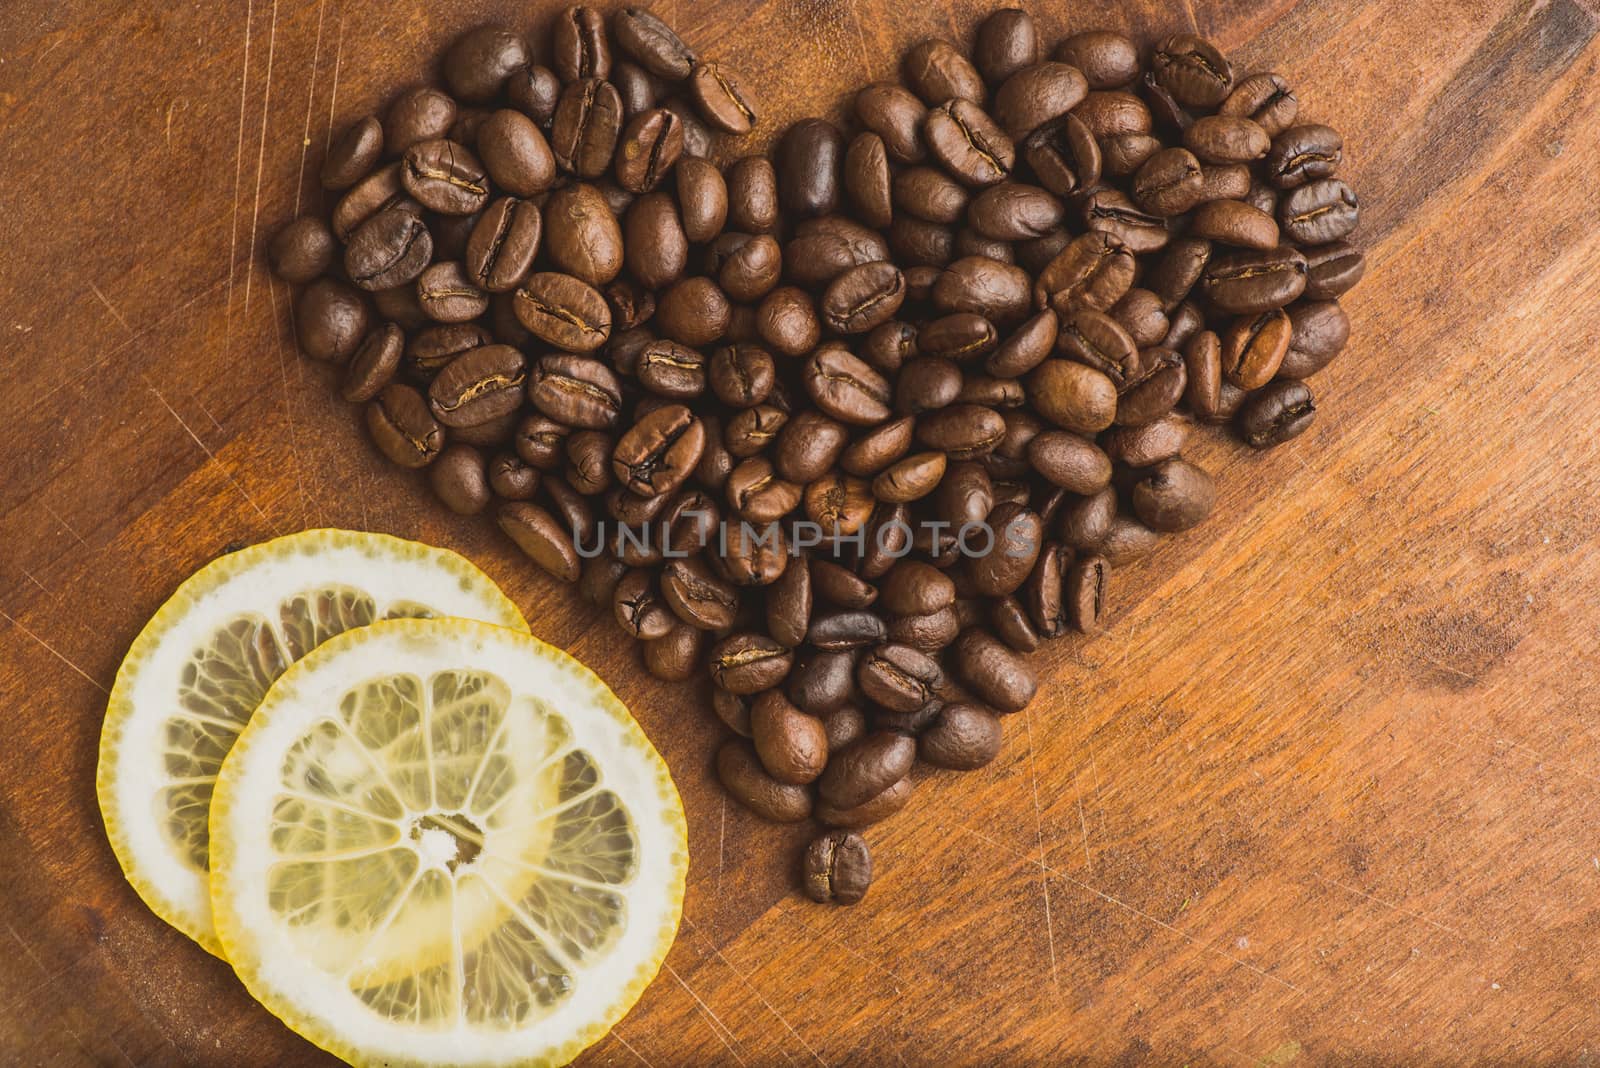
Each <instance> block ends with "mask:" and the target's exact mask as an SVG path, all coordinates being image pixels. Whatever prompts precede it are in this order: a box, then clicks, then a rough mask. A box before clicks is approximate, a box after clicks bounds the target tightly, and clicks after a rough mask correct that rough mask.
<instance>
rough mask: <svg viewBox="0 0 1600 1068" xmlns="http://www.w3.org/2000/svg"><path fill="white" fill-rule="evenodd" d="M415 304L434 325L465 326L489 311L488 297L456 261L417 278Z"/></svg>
mask: <svg viewBox="0 0 1600 1068" xmlns="http://www.w3.org/2000/svg"><path fill="white" fill-rule="evenodd" d="M417 303H418V304H420V305H421V306H422V310H423V312H424V313H425V314H426V315H427V316H428V318H430V319H432V320H434V321H435V322H440V323H464V322H467V321H468V320H470V319H476V318H478V317H479V316H480V315H482V314H483V313H484V312H486V311H488V310H489V294H488V293H486V292H484V291H483V290H481V289H479V288H478V287H477V285H476V284H474V283H473V281H472V279H471V278H470V277H469V276H468V274H467V270H466V268H465V267H464V266H463V265H462V264H461V263H460V262H459V261H457V260H447V261H444V262H441V263H435V264H434V265H433V266H431V267H429V268H428V269H427V270H425V271H423V272H422V274H421V276H420V277H418V279H417Z"/></svg>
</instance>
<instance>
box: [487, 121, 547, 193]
mask: <svg viewBox="0 0 1600 1068" xmlns="http://www.w3.org/2000/svg"><path fill="white" fill-rule="evenodd" d="M477 145H478V153H479V154H480V155H481V156H482V158H483V165H484V167H485V168H486V169H487V170H488V172H489V177H490V179H492V180H493V182H494V184H495V185H497V186H499V187H501V188H502V189H504V190H505V191H506V192H508V193H511V194H513V195H515V196H519V197H531V196H537V195H538V194H540V193H542V192H544V191H545V190H546V189H548V188H550V185H551V183H553V182H554V181H555V177H556V161H555V156H554V155H553V154H552V153H551V151H550V145H549V143H548V142H547V141H546V140H545V139H544V134H543V133H541V132H540V131H539V127H538V125H537V124H536V123H534V121H533V120H532V119H530V118H528V117H527V116H526V115H524V114H522V112H520V111H514V110H512V109H510V108H502V109H501V110H499V111H496V112H495V113H494V114H492V115H490V116H489V117H488V118H487V119H486V120H484V123H483V126H482V127H481V128H480V129H479V130H478V138H477Z"/></svg>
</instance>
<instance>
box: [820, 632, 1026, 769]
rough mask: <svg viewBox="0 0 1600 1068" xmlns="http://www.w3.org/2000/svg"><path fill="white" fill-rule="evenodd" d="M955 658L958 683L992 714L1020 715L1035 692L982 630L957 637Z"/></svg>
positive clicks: (1018, 661)
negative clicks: (966, 688) (962, 684)
mask: <svg viewBox="0 0 1600 1068" xmlns="http://www.w3.org/2000/svg"><path fill="white" fill-rule="evenodd" d="M955 658H956V671H957V673H958V674H959V675H960V677H961V680H962V681H963V682H964V683H966V685H967V687H968V689H970V690H971V691H972V692H973V694H974V695H975V696H977V697H978V698H979V699H980V700H982V701H983V702H984V703H985V704H987V705H989V706H990V707H991V708H993V709H995V710H996V711H999V712H1020V711H1022V710H1023V709H1024V708H1026V707H1027V705H1028V702H1030V701H1032V700H1033V696H1034V694H1035V693H1036V692H1038V688H1039V683H1038V680H1037V678H1035V676H1034V674H1033V669H1032V668H1030V667H1029V666H1028V663H1027V661H1026V660H1024V659H1023V658H1022V657H1021V656H1020V655H1018V654H1017V653H1015V652H1013V651H1012V650H1010V649H1009V648H1007V647H1006V646H1005V645H1004V644H1002V643H1001V642H1000V641H999V640H998V639H996V638H995V637H994V635H992V634H989V633H987V632H985V631H981V630H969V631H967V632H966V633H964V634H962V635H961V637H959V638H957V639H956V642H955ZM825 779H826V775H824V780H825Z"/></svg>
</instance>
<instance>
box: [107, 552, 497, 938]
mask: <svg viewBox="0 0 1600 1068" xmlns="http://www.w3.org/2000/svg"><path fill="white" fill-rule="evenodd" d="M422 616H471V617H474V618H477V619H483V620H488V621H490V622H493V623H498V624H501V625H504V626H507V627H516V628H519V629H521V630H526V629H527V624H526V623H525V622H524V621H523V619H522V616H521V614H520V613H519V612H518V611H517V608H516V606H515V605H514V604H512V603H511V602H510V601H509V600H507V599H506V597H505V595H504V594H502V593H501V592H500V590H499V588H498V587H497V586H496V585H495V584H494V583H493V582H492V581H491V580H490V579H489V577H488V576H487V575H485V574H484V573H483V572H481V571H479V570H478V569H477V568H476V567H474V566H472V564H470V563H468V562H467V561H466V560H465V559H464V558H462V557H460V556H458V555H456V554H455V553H452V552H448V551H446V550H443V549H434V548H430V547H429V546H426V545H419V544H417V543H416V542H410V541H403V540H401V539H399V538H391V537H388V536H386V535H382V534H365V533H357V532H354V531H342V530H308V531H304V532H302V533H299V534H292V535H289V536H288V537H283V538H278V539H276V540H275V541H269V542H266V543H264V544H261V545H254V546H251V547H249V548H247V549H241V550H240V551H238V552H236V553H231V554H229V555H227V556H223V557H219V558H218V559H216V560H214V561H212V562H211V563H210V564H208V565H206V566H205V567H203V568H201V569H200V570H199V571H197V572H196V573H195V574H194V575H193V576H191V577H190V578H189V580H188V581H187V582H185V583H184V584H183V585H182V586H180V587H178V591H177V592H176V593H175V594H173V595H172V597H171V599H170V600H168V601H167V603H166V604H164V605H162V606H161V610H160V611H158V612H157V613H156V614H155V617H154V618H153V619H151V620H150V622H149V623H148V624H147V625H146V626H145V628H144V630H143V631H142V632H141V633H140V635H139V637H138V638H137V639H135V640H134V643H133V647H132V648H131V649H130V650H129V651H128V656H127V658H126V659H125V660H123V662H122V667H121V668H120V669H119V670H118V672H117V680H116V684H115V686H113V688H112V691H111V700H110V703H109V705H108V707H107V709H106V721H105V727H104V729H103V731H102V733H101V736H100V768H99V774H98V783H97V785H98V790H99V795H100V812H101V814H102V816H103V817H104V819H105V825H106V834H107V836H108V837H109V838H110V839H111V845H112V848H113V849H115V851H116V854H117V860H118V861H119V862H120V863H121V864H122V870H123V872H124V873H125V874H126V875H127V877H128V881H129V882H130V883H132V884H133V886H134V889H136V890H137V891H138V892H139V896H140V897H142V898H144V900H145V903H146V904H148V905H149V906H150V908H151V909H152V910H154V911H155V913H156V915H158V916H160V917H161V918H162V919H164V920H166V921H167V922H168V923H170V924H172V925H173V926H174V927H176V928H178V930H180V931H182V932H184V933H185V934H187V935H188V936H189V937H191V938H193V939H194V940H195V941H197V942H199V943H200V944H201V945H202V946H204V947H205V948H206V949H208V950H210V951H211V952H213V953H217V954H219V955H220V954H221V952H222V949H221V944H220V943H219V942H218V941H217V937H216V933H215V931H214V930H213V928H212V923H211V898H210V890H209V887H208V885H207V878H206V870H207V856H208V846H209V832H208V827H207V816H208V810H209V808H210V805H211V796H212V788H213V784H214V783H215V780H216V776H217V771H218V769H219V768H220V767H221V766H222V761H223V758H224V757H226V756H227V755H228V750H229V749H230V748H231V747H232V746H233V743H234V740H235V739H236V738H237V737H238V735H239V732H240V730H242V729H243V728H244V725H245V724H246V723H247V722H248V721H249V719H250V715H251V713H252V712H254V710H255V707H256V705H257V704H258V703H259V702H260V701H261V698H262V696H263V695H264V694H265V693H266V692H267V688H268V687H269V686H270V685H271V684H272V681H273V680H274V679H276V678H277V677H278V676H279V675H280V674H282V673H283V671H284V669H285V668H287V667H288V666H289V665H290V664H291V663H293V662H294V661H296V660H298V659H300V658H301V657H303V656H305V655H306V653H308V652H310V651H311V650H312V649H314V648H316V647H317V646H318V645H319V644H321V643H322V642H324V641H326V640H327V639H328V638H330V637H332V636H333V635H335V634H338V633H340V632H342V631H345V630H348V629H350V628H352V627H360V626H364V625H366V624H369V623H372V622H374V621H375V620H381V619H389V618H396V617H422Z"/></svg>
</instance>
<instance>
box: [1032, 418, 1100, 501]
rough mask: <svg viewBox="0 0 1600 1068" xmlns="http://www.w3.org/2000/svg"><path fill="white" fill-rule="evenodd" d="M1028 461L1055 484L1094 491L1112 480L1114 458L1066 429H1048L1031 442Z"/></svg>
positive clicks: (1086, 492) (1083, 490)
mask: <svg viewBox="0 0 1600 1068" xmlns="http://www.w3.org/2000/svg"><path fill="white" fill-rule="evenodd" d="M1028 462H1029V463H1031V464H1032V465H1033V467H1034V470H1036V471H1038V472H1039V473H1040V474H1041V475H1043V476H1044V477H1045V478H1046V479H1048V480H1049V481H1050V482H1051V483H1053V484H1054V485H1057V486H1060V487H1062V488H1063V489H1067V490H1070V491H1071V492H1073V493H1080V494H1089V493H1095V492H1097V491H1098V490H1099V489H1101V488H1102V487H1103V486H1106V485H1109V484H1110V482H1111V460H1110V459H1109V458H1108V457H1107V456H1106V454H1105V453H1104V452H1102V451H1101V450H1100V449H1099V448H1097V447H1096V446H1095V444H1094V443H1093V442H1091V441H1088V440H1087V439H1085V438H1081V437H1079V436H1078V435H1077V434H1072V433H1068V432H1067V431H1065V430H1047V431H1045V432H1044V433H1042V434H1039V435H1038V436H1036V437H1035V438H1034V439H1033V440H1032V441H1031V442H1029V443H1028Z"/></svg>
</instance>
